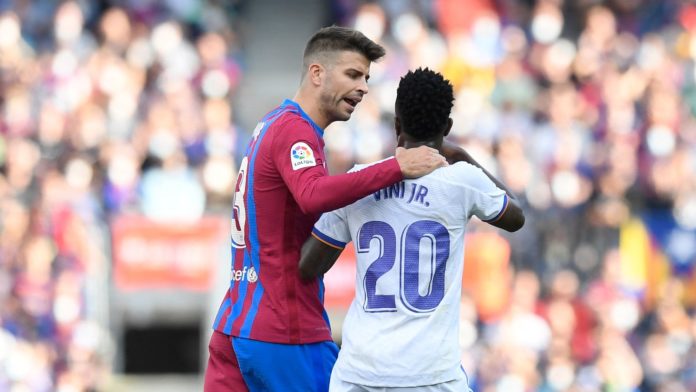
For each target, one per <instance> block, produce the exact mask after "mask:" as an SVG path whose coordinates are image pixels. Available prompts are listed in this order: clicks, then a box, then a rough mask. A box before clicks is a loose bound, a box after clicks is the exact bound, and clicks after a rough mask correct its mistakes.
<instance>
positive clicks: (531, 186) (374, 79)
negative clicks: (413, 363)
mask: <svg viewBox="0 0 696 392" xmlns="http://www.w3.org/2000/svg"><path fill="white" fill-rule="evenodd" d="M332 4H333V6H332V12H333V17H334V18H335V20H337V21H338V22H339V23H341V24H346V25H349V26H354V27H356V28H358V29H360V30H361V31H363V32H365V33H366V34H367V35H368V36H370V37H371V38H373V39H375V40H377V41H379V42H381V43H382V44H383V45H384V46H386V48H387V56H386V58H385V59H384V60H383V61H381V62H379V63H377V64H374V65H373V67H372V70H371V71H372V72H371V79H370V93H369V94H368V95H367V96H366V99H364V100H363V102H362V103H361V106H362V107H361V108H360V110H358V111H356V113H355V114H354V115H353V119H351V121H350V122H347V123H342V124H335V125H332V126H331V127H332V128H333V129H332V130H331V131H327V132H326V139H327V146H328V148H329V150H330V152H331V158H330V160H329V162H330V163H332V164H333V165H334V166H333V170H335V171H336V172H340V171H343V170H345V169H346V168H347V167H349V166H350V165H351V164H352V162H353V161H358V162H369V161H372V160H375V159H377V158H380V157H382V156H384V155H386V154H389V153H390V152H391V151H393V147H394V134H393V105H394V95H395V90H396V88H395V87H396V84H397V83H398V78H399V76H401V75H403V74H404V73H405V72H406V71H407V70H409V69H414V68H416V67H425V66H427V67H430V68H432V69H435V70H437V71H440V72H442V73H443V74H444V75H445V76H446V77H447V78H448V79H449V80H450V81H451V82H452V84H453V86H454V88H455V98H456V101H455V107H454V109H453V113H452V118H453V120H454V126H453V131H452V133H451V135H450V136H449V137H450V138H451V140H455V141H457V142H458V143H460V144H461V145H462V146H464V147H465V148H466V149H468V150H469V151H470V152H471V153H472V155H474V157H475V158H477V160H479V162H481V163H482V164H483V165H484V166H485V167H486V168H488V169H490V170H491V171H493V172H494V173H496V174H497V175H498V176H499V177H500V178H501V179H502V180H503V181H504V182H505V183H506V184H508V185H509V186H510V188H511V189H512V190H513V191H514V192H516V194H517V195H518V196H519V199H520V201H521V203H522V204H523V205H524V206H525V210H526V214H527V224H526V226H525V227H524V228H523V229H522V230H521V231H520V232H517V233H513V234H511V235H506V234H503V233H498V234H495V233H494V234H495V235H494V237H495V236H497V237H499V238H502V239H503V240H504V241H501V242H497V241H495V240H493V241H491V240H489V239H488V238H486V239H485V241H486V243H490V244H493V245H492V246H494V247H496V249H491V248H489V249H479V248H480V247H483V246H484V245H480V246H477V245H478V244H477V243H474V244H472V242H476V241H479V239H483V238H484V237H485V236H476V237H475V238H476V239H472V240H471V241H469V242H468V244H467V252H473V253H471V254H470V255H467V263H484V264H485V263H488V264H490V263H493V262H496V263H502V264H501V265H504V263H505V262H506V260H502V259H501V258H500V257H498V256H496V255H493V254H497V253H500V254H502V255H503V258H504V257H505V255H508V256H507V258H508V259H507V262H509V263H510V266H511V268H512V269H513V270H514V273H512V274H509V275H505V274H496V273H495V271H496V268H497V267H495V266H491V265H488V266H486V267H485V268H481V267H479V269H480V270H481V271H484V272H482V273H481V274H480V275H478V276H477V277H478V280H479V283H478V284H477V285H474V287H472V286H467V285H466V282H465V292H466V294H465V296H464V298H463V302H462V336H461V343H462V357H463V363H464V367H465V369H467V371H468V372H469V376H470V378H471V379H472V380H473V385H474V387H475V390H477V391H506V392H508V391H534V390H539V391H599V390H604V391H693V390H696V316H695V315H694V309H695V308H694V306H696V301H695V299H696V297H695V296H694V293H695V289H696V279H695V278H696V277H695V276H694V275H696V274H695V273H694V266H695V265H696V118H695V117H694V114H696V94H695V92H696V66H695V65H696V62H695V60H696V3H693V2H690V1H677V0H665V1H648V0H645V1H643V0H605V1H600V0H578V1H563V0H536V1H514V0H470V1H466V2H463V1H457V0H435V1H410V2H405V1H390V0H381V1H374V2H354V1H342V0H335V1H333V2H332ZM375 129H379V130H380V132H374V130H375ZM472 230H473V231H474V232H480V233H483V234H485V235H491V233H490V230H489V229H487V228H486V227H485V226H484V225H481V224H478V223H474V224H473V225H472ZM501 236H503V237H501ZM498 248H501V249H505V250H504V251H501V250H500V249H498ZM506 252H507V253H506ZM475 254H479V255H480V257H479V258H478V259H477V257H476V256H475ZM467 267H468V266H465V268H467ZM490 279H501V280H505V279H508V280H505V281H504V282H502V283H501V284H498V285H493V286H491V284H490V283H481V282H482V281H486V280H490ZM465 280H466V279H465ZM487 284H488V286H491V287H494V289H491V287H484V286H486V285H487ZM506 287H507V289H508V290H509V294H510V295H509V298H506V299H505V301H504V302H505V306H504V307H503V308H500V309H498V310H497V311H492V310H491V309H490V304H491V303H492V302H491V301H493V302H495V301H494V299H495V298H494V297H495V293H490V292H489V293H485V292H484V293H482V292H481V290H482V289H486V290H488V291H491V290H492V291H495V290H504V289H506Z"/></svg>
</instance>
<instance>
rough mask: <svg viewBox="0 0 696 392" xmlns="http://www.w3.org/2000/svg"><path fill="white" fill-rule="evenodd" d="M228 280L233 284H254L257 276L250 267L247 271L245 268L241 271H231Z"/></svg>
mask: <svg viewBox="0 0 696 392" xmlns="http://www.w3.org/2000/svg"><path fill="white" fill-rule="evenodd" d="M230 280H233V281H235V282H240V281H242V280H246V281H247V282H249V283H254V282H256V281H257V280H259V275H258V274H256V270H255V269H254V267H250V268H248V269H247V267H246V266H245V267H244V268H242V269H241V270H235V269H233V270H232V272H230Z"/></svg>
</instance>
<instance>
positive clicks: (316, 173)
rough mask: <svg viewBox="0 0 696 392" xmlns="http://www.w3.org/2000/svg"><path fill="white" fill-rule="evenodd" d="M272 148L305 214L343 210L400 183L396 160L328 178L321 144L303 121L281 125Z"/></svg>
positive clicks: (295, 119)
mask: <svg viewBox="0 0 696 392" xmlns="http://www.w3.org/2000/svg"><path fill="white" fill-rule="evenodd" d="M279 131H280V132H279V133H278V134H277V136H276V137H275V140H274V145H273V160H274V162H275V164H276V167H277V169H278V171H279V172H280V175H281V176H282V177H283V180H284V181H285V184H286V185H287V186H288V188H289V189H290V192H291V193H292V195H293V197H294V198H295V201H296V202H297V204H298V205H299V206H300V209H302V212H304V213H305V214H320V213H323V212H327V211H332V210H335V209H337V208H341V207H345V206H347V205H348V204H351V203H353V202H354V201H356V200H358V199H361V198H363V197H365V196H367V195H369V194H370V193H373V192H376V191H377V190H379V189H382V188H384V187H386V186H389V185H392V184H394V183H396V182H399V181H401V180H402V179H403V175H402V174H401V168H400V167H399V163H398V162H397V161H396V159H395V158H390V159H387V160H384V161H382V162H380V163H377V164H374V165H371V166H368V167H367V168H365V169H363V170H360V171H357V172H352V173H346V174H340V175H335V176H329V174H328V171H327V170H326V168H325V167H324V152H323V143H322V141H321V140H320V137H319V135H318V134H317V133H316V132H315V131H314V128H313V127H312V126H311V125H310V124H309V123H307V122H306V121H305V120H303V119H300V118H294V119H291V120H289V121H287V122H286V123H284V124H282V126H281V129H279Z"/></svg>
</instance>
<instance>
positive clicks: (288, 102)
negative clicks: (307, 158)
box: [282, 99, 324, 138]
mask: <svg viewBox="0 0 696 392" xmlns="http://www.w3.org/2000/svg"><path fill="white" fill-rule="evenodd" d="M282 106H283V107H287V106H292V108H294V109H295V110H294V111H295V112H296V113H299V115H300V117H302V118H304V119H305V120H307V122H309V124H310V125H311V126H312V128H314V132H316V133H317V135H319V138H323V137H324V130H323V129H321V127H320V126H319V125H317V123H315V122H314V120H312V118H311V117H309V115H308V114H307V113H305V112H304V110H302V108H301V107H300V105H298V104H297V102H294V101H291V100H289V99H286V100H285V101H283V104H282Z"/></svg>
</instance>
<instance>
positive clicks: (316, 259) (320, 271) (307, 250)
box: [300, 233, 343, 279]
mask: <svg viewBox="0 0 696 392" xmlns="http://www.w3.org/2000/svg"><path fill="white" fill-rule="evenodd" d="M342 251H343V248H339V247H336V246H333V245H329V244H327V243H326V242H324V241H322V240H320V239H319V238H318V237H316V236H315V234H314V233H312V235H311V236H310V237H309V238H308V239H307V241H305V243H304V245H302V254H301V256H300V277H301V278H302V279H313V278H316V277H317V276H321V275H324V274H325V273H326V272H327V271H328V270H329V269H331V267H333V265H334V263H335V262H336V260H338V256H340V255H341V252H342Z"/></svg>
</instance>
